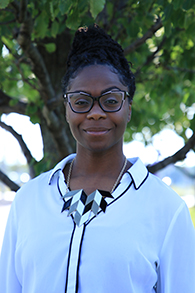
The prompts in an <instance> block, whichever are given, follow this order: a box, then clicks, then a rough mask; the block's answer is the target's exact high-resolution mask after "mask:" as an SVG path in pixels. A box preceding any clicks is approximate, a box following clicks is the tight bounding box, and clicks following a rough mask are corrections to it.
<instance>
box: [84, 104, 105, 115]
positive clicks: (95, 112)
mask: <svg viewBox="0 0 195 293" xmlns="http://www.w3.org/2000/svg"><path fill="white" fill-rule="evenodd" d="M87 118H88V119H94V120H99V119H101V118H103V119H105V118H106V112H104V111H103V110H102V108H101V107H100V105H99V104H98V102H97V101H95V102H94V105H93V107H92V108H91V110H90V111H89V112H88V113H87Z"/></svg>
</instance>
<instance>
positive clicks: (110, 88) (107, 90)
mask: <svg viewBox="0 0 195 293" xmlns="http://www.w3.org/2000/svg"><path fill="white" fill-rule="evenodd" d="M113 89H116V90H119V91H121V89H119V88H118V87H116V86H111V87H109V88H107V89H105V90H103V91H101V95H102V94H104V93H106V92H109V91H111V90H113Z"/></svg>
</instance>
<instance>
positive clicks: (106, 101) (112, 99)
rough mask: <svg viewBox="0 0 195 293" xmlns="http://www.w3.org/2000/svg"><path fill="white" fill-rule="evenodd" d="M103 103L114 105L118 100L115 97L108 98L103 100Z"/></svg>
mask: <svg viewBox="0 0 195 293" xmlns="http://www.w3.org/2000/svg"><path fill="white" fill-rule="evenodd" d="M104 104H106V105H115V104H118V101H117V99H115V98H108V99H106V100H105V101H104Z"/></svg>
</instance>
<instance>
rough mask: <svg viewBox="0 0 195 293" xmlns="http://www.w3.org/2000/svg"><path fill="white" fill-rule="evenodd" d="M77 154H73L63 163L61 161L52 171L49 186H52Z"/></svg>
mask: <svg viewBox="0 0 195 293" xmlns="http://www.w3.org/2000/svg"><path fill="white" fill-rule="evenodd" d="M75 156H76V154H71V155H69V156H68V157H66V158H65V159H63V160H62V161H60V162H59V163H58V164H57V165H56V166H55V167H54V168H53V169H52V170H51V174H50V176H49V181H48V184H49V185H50V184H51V182H52V180H53V179H54V177H59V174H60V173H61V172H62V171H63V169H64V167H65V166H66V164H67V163H69V162H71V161H72V160H73V159H74V157H75Z"/></svg>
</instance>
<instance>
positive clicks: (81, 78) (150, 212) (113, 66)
mask: <svg viewBox="0 0 195 293" xmlns="http://www.w3.org/2000/svg"><path fill="white" fill-rule="evenodd" d="M63 89H64V98H65V107H66V119H67V122H68V123H69V126H70V129H71V131H72V134H73V136H74V138H75V140H76V145H77V150H76V154H72V155H70V156H68V157H67V158H65V159H64V160H62V161H61V162H60V163H59V164H58V165H57V166H56V167H55V168H54V169H53V170H51V171H49V172H47V173H44V174H42V175H40V176H39V177H37V178H36V179H34V180H32V181H30V182H29V183H27V184H26V185H24V186H23V187H22V188H21V189H20V191H19V192H18V193H17V195H16V198H15V200H14V202H13V204H12V208H11V212H10V216H9V220H8V224H7V229H6V233H5V240H4V245H3V249H2V256H1V270H0V273H1V274H0V292H1V293H13V292H14V293H21V292H23V293H43V292H47V293H49V292H51V293H53V292H56V293H60V292H66V293H75V292H79V293H83V292H84V293H91V292H96V293H104V292H105V293H108V292H109V293H119V292H123V293H134V292H135V293H152V292H158V293H184V292H186V293H194V292H195V278H194V275H195V235H194V228H193V225H192V222H191V219H190V215H189V211H188V208H187V207H186V205H185V203H184V202H183V201H182V200H181V199H180V197H179V196H178V195H177V194H175V193H174V192H173V191H172V190H171V189H170V188H169V187H167V186H166V185H165V184H164V183H162V182H161V181H160V180H159V179H158V178H157V177H155V176H154V175H152V174H149V173H148V171H147V169H146V168H145V166H144V165H143V164H142V162H141V161H140V160H139V159H138V158H134V159H129V160H126V158H125V156H124V154H123V150H122V145H123V134H124V131H125V128H126V125H127V123H128V122H129V120H130V118H131V105H132V99H133V95H134V91H135V85H134V76H133V74H132V72H131V71H130V70H129V66H128V63H127V61H126V59H125V58H124V56H123V50H122V48H121V47H120V45H119V44H118V43H116V42H115V41H113V40H112V39H111V38H110V37H109V36H108V35H107V34H105V32H104V31H103V30H101V29H100V28H98V27H97V26H94V27H90V28H81V29H79V30H78V31H77V33H76V35H75V39H74V42H73V47H72V50H71V53H70V55H69V58H68V68H67V72H66V75H65V77H64V82H63Z"/></svg>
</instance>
